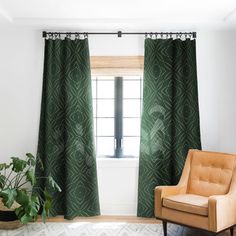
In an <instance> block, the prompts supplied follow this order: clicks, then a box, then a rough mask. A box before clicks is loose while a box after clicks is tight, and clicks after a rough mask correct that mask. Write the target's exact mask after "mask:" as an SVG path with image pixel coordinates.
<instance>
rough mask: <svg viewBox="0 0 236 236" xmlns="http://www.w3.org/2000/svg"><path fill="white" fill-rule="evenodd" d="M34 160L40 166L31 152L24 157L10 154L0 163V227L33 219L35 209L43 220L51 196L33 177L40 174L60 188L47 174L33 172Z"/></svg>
mask: <svg viewBox="0 0 236 236" xmlns="http://www.w3.org/2000/svg"><path fill="white" fill-rule="evenodd" d="M36 161H38V162H39V164H40V166H41V168H43V164H42V162H41V160H40V159H39V158H37V160H36V158H35V157H34V156H33V155H32V154H31V153H27V154H26V158H25V159H21V158H19V157H11V161H10V163H9V164H6V163H2V164H0V228H4V229H6V228H8V229H9V228H17V227H20V226H21V225H23V224H26V223H28V222H30V221H35V220H37V218H38V215H39V213H40V214H41V216H42V219H43V222H45V220H46V218H47V217H48V215H49V209H50V208H51V204H52V197H51V196H50V194H49V193H48V190H47V189H42V188H41V187H40V186H38V185H37V181H38V180H39V179H40V178H43V179H45V181H48V186H50V187H51V188H54V189H56V190H57V191H59V192H60V191H61V189H60V187H59V186H58V184H57V183H56V182H55V181H54V179H53V178H52V177H51V176H43V177H39V178H37V177H36V176H35V166H36Z"/></svg>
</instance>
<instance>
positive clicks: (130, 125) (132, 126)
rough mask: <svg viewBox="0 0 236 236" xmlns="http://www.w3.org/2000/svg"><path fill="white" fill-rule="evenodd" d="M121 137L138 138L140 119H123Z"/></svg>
mask: <svg viewBox="0 0 236 236" xmlns="http://www.w3.org/2000/svg"><path fill="white" fill-rule="evenodd" d="M123 135H124V136H140V118H124V119H123Z"/></svg>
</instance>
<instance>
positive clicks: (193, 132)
mask: <svg viewBox="0 0 236 236" xmlns="http://www.w3.org/2000/svg"><path fill="white" fill-rule="evenodd" d="M190 148H195V149H201V141H200V127H199V108H198V90H197V72H196V48H195V40H190V39H187V40H185V41H182V40H180V39H176V40H173V39H155V40H153V39H150V38H149V39H146V40H145V59H144V88H143V111H142V120H141V143H140V159H139V189H138V216H142V217H153V216H154V188H155V186H158V185H174V184H177V183H178V181H179V178H180V176H181V173H182V169H183V166H184V163H185V159H186V155H187V152H188V150H189V149H190Z"/></svg>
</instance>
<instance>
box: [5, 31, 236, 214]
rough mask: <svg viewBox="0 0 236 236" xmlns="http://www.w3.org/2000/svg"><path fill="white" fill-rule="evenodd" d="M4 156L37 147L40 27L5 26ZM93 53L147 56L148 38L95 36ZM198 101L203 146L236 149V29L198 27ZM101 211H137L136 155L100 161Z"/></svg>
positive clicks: (91, 41) (40, 71) (211, 148)
mask: <svg viewBox="0 0 236 236" xmlns="http://www.w3.org/2000/svg"><path fill="white" fill-rule="evenodd" d="M1 32H2V34H1V37H0V74H1V77H0V161H7V160H8V158H9V157H10V156H13V155H23V154H25V153H26V152H32V153H35V152H36V147H37V136H38V126H39V115H40V102H41V88H42V70H43V46H44V44H43V40H42V38H41V32H40V31H33V30H23V29H15V30H13V29H12V30H2V31H1ZM89 42H90V54H91V55H142V54H143V37H136V36H126V37H123V38H117V37H112V36H111V37H110V36H109V37H107V36H106V37H95V36H93V37H90V39H89ZM197 59H198V81H199V104H200V119H201V134H202V144H203V149H208V150H215V151H223V152H233V153H236V145H235V141H236V122H235V120H236V119H235V117H236V106H235V105H234V102H235V101H236V93H235V88H236V79H235V77H236V76H235V75H236V32H217V31H215V32H203V31H202V32H199V33H198V38H197ZM98 181H99V193H100V203H101V210H102V214H113V215H135V214H136V208H137V181H138V161H137V160H134V159H133V160H114V159H111V160H104V159H101V160H99V161H98Z"/></svg>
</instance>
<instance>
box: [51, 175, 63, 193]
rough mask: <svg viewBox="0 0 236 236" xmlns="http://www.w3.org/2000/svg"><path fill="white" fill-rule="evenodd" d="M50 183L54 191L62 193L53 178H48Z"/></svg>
mask: <svg viewBox="0 0 236 236" xmlns="http://www.w3.org/2000/svg"><path fill="white" fill-rule="evenodd" d="M48 182H49V184H50V185H51V186H52V187H53V188H54V189H56V190H57V191H58V192H61V188H60V186H59V185H58V184H57V183H56V181H55V180H54V179H53V178H52V176H48Z"/></svg>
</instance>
